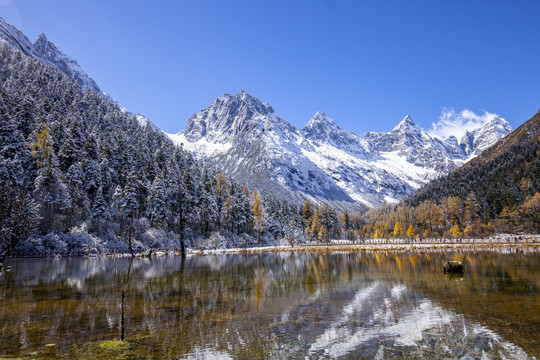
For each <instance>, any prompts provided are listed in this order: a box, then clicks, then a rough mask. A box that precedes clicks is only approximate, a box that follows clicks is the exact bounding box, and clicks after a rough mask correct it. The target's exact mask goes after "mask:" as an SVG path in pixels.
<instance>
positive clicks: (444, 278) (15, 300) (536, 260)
mask: <svg viewBox="0 0 540 360" xmlns="http://www.w3.org/2000/svg"><path fill="white" fill-rule="evenodd" d="M451 259H456V260H460V261H462V262H463V263H464V266H465V272H464V273H463V274H444V273H443V271H442V265H443V263H444V261H445V260H451ZM6 265H10V266H12V270H11V271H10V272H2V273H1V275H0V327H1V330H2V331H1V335H0V358H1V357H6V356H18V357H28V358H35V357H41V358H103V359H108V358H142V359H144V358H174V359H178V358H188V359H205V358H207V359H212V358H213V359H215V358H219V359H229V358H231V359H258V358H261V359H268V358H275V359H282V358H289V359H318V358H376V359H392V358H395V359H401V358H404V357H405V358H452V359H455V358H457V359H498V358H509V359H512V358H514V359H523V358H528V357H530V358H532V357H540V251H539V250H538V249H532V248H524V249H522V250H520V249H515V248H514V249H495V250H477V251H474V250H466V251H465V250H464V251H460V252H458V251H440V250H438V251H423V252H418V253H417V252H377V253H367V252H343V253H336V252H324V253H309V252H303V253H301V252H299V253H275V254H274V253H264V254H245V255H241V254H239V255H206V256H203V255H201V256H191V257H188V258H187V259H185V260H182V259H181V258H180V257H173V256H170V257H169V256H165V257H157V258H151V259H148V258H146V259H139V258H136V259H131V258H90V259H86V258H56V259H10V260H8V261H6ZM122 289H125V299H124V336H125V342H119V341H118V340H120V338H121V323H122V301H121V298H122Z"/></svg>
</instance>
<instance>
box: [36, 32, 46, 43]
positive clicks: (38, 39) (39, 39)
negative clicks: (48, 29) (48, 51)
mask: <svg viewBox="0 0 540 360" xmlns="http://www.w3.org/2000/svg"><path fill="white" fill-rule="evenodd" d="M39 41H47V42H48V41H49V39H47V36H45V34H44V33H41V34H39V35H38V37H37V39H36V41H35V42H34V44H36V43H37V42H39Z"/></svg>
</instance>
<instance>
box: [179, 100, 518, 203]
mask: <svg viewBox="0 0 540 360" xmlns="http://www.w3.org/2000/svg"><path fill="white" fill-rule="evenodd" d="M510 131H511V127H510V125H509V124H508V123H507V122H506V121H505V120H504V119H502V118H500V117H495V118H493V119H492V120H491V121H490V122H489V123H487V124H486V125H484V126H483V127H480V128H478V129H475V130H474V131H471V132H467V134H466V135H465V136H464V137H463V138H462V139H461V140H460V141H458V140H457V138H456V137H450V138H448V139H445V140H442V139H439V138H436V137H434V136H431V135H430V134H429V133H427V132H426V131H424V130H422V129H421V128H420V127H418V126H417V125H416V124H415V123H414V121H413V120H412V118H411V116H410V115H407V116H405V117H404V118H403V120H402V121H401V122H400V123H399V124H398V125H397V126H396V127H395V128H394V129H393V130H391V131H390V132H387V133H384V132H382V133H373V132H368V133H366V134H363V135H358V134H355V133H353V132H350V131H347V130H345V129H343V128H341V127H340V126H339V125H337V124H336V123H335V121H334V120H332V119H331V118H330V117H328V116H327V115H326V114H324V113H323V112H317V113H316V114H315V115H314V116H313V118H311V119H310V120H309V121H308V123H307V124H306V125H305V126H304V127H303V128H302V129H297V128H296V127H294V126H292V125H291V124H289V123H288V122H287V121H286V120H284V119H282V118H280V117H279V116H278V115H277V114H276V113H275V112H274V110H273V108H272V107H271V106H270V105H269V104H268V103H264V102H262V101H260V100H259V99H257V98H256V97H254V96H251V95H249V94H248V93H246V92H245V91H243V90H242V91H240V92H239V93H237V94H235V95H231V94H225V95H224V96H222V97H220V98H218V99H216V100H215V101H214V102H213V103H212V105H210V106H209V107H207V108H205V109H203V110H201V112H199V113H198V114H195V115H193V116H192V117H191V118H190V119H189V121H188V124H187V126H186V129H185V130H184V131H182V132H180V133H178V134H169V136H170V138H171V139H172V140H173V141H175V143H177V144H182V146H184V147H185V148H186V149H188V150H191V151H193V152H194V153H195V154H196V156H197V157H199V158H200V159H204V160H206V161H209V162H213V163H214V164H215V165H216V166H218V167H219V168H221V169H222V170H223V171H224V173H225V174H226V175H229V176H231V177H232V178H234V179H236V180H237V181H243V182H245V183H247V184H248V185H250V186H251V187H256V188H259V189H261V190H262V191H263V192H267V193H271V194H273V195H277V196H281V197H283V198H289V199H291V198H292V199H296V200H298V201H301V200H304V199H306V198H311V199H314V200H315V201H319V202H320V201H329V202H331V203H333V204H334V205H335V206H337V207H339V208H344V209H355V210H357V209H358V208H359V207H363V206H365V207H375V206H378V205H380V204H382V203H385V202H396V201H399V200H400V199H402V198H403V197H405V196H407V195H409V194H411V193H412V192H413V191H414V190H416V189H418V188H420V187H421V186H422V185H424V184H425V183H427V182H428V181H430V180H432V179H435V178H437V177H439V176H441V175H443V174H446V173H448V172H450V171H452V170H453V169H455V168H457V167H459V166H461V165H462V164H464V163H465V162H467V161H468V160H470V159H471V158H473V157H474V156H476V155H478V154H479V153H480V152H481V151H483V150H484V149H486V148H488V147H489V146H491V145H493V144H494V143H495V142H496V141H497V140H498V139H500V138H501V137H503V136H505V135H506V134H508V133H509V132H510Z"/></svg>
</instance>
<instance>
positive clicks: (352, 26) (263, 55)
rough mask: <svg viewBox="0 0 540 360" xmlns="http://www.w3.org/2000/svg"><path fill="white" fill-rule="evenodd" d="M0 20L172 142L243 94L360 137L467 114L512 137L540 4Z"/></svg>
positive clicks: (35, 10) (361, 4)
mask: <svg viewBox="0 0 540 360" xmlns="http://www.w3.org/2000/svg"><path fill="white" fill-rule="evenodd" d="M0 16H1V17H3V18H4V19H5V20H6V21H7V22H9V23H11V24H13V25H14V26H16V27H17V28H19V29H20V30H21V31H22V32H23V33H24V34H26V35H27V36H28V37H29V38H30V40H31V41H34V40H35V38H36V37H37V36H38V35H39V34H40V33H41V32H43V33H45V34H46V35H47V37H48V38H49V39H50V40H51V41H53V42H54V43H55V44H56V45H57V46H58V47H59V48H61V49H62V50H63V51H64V52H66V53H67V54H69V55H71V56H72V57H74V58H75V59H76V60H77V61H78V62H79V64H80V65H81V66H82V67H83V68H84V69H85V70H86V71H87V72H88V73H89V74H90V76H92V77H93V78H94V80H96V82H97V83H98V85H99V86H100V87H101V88H102V89H103V90H104V91H106V92H108V93H109V94H111V95H112V96H113V97H114V98H115V99H117V100H118V101H119V102H120V103H121V104H122V105H124V106H125V107H126V108H128V109H130V110H131V111H134V112H139V113H141V114H143V115H146V116H147V117H149V118H150V119H151V120H152V121H153V122H154V123H155V124H156V125H158V126H159V127H161V128H162V129H164V130H165V131H167V132H171V133H175V132H178V131H180V130H183V129H184V128H185V125H186V123H187V120H188V118H189V117H190V116H191V115H192V114H193V113H196V112H198V111H199V110H200V109H202V108H204V107H206V106H208V105H209V104H211V103H212V101H213V100H214V99H215V98H216V97H219V96H221V95H222V94H223V93H226V92H228V93H236V92H237V91H239V90H240V89H245V90H246V91H247V92H249V93H250V94H252V95H254V96H256V97H258V98H259V99H261V100H263V101H266V102H269V103H270V104H271V105H272V107H273V108H274V109H275V111H276V112H277V114H278V115H280V116H281V117H283V118H285V119H286V120H288V121H289V122H291V123H292V124H293V125H295V126H297V127H302V126H303V125H304V124H305V123H306V122H307V121H308V120H309V119H310V118H311V116H312V115H313V114H314V113H315V112H316V111H318V110H321V111H324V112H325V113H326V114H327V115H329V116H330V117H332V118H334V120H335V121H336V122H337V123H338V124H339V125H341V126H342V127H344V128H346V129H348V130H351V131H354V132H357V133H364V132H366V131H388V130H391V129H392V128H393V127H394V126H395V125H396V124H397V123H398V122H399V121H400V120H401V119H402V118H403V117H404V116H405V115H406V114H411V116H412V117H413V119H414V121H415V122H416V123H417V124H418V125H419V126H421V127H423V128H424V129H430V128H431V127H432V123H434V122H437V121H438V119H439V118H440V117H441V114H442V117H443V118H444V119H446V120H448V119H449V118H450V119H452V116H454V117H457V118H458V120H459V116H460V113H461V112H462V111H463V110H465V109H470V110H472V111H473V112H475V113H476V114H478V118H479V119H480V120H478V119H477V120H478V121H482V119H483V118H485V117H481V116H480V115H481V114H483V111H488V112H490V113H497V114H500V115H501V116H502V117H504V118H505V119H507V120H508V121H509V122H510V124H511V125H512V126H514V127H517V126H519V125H520V124H521V123H523V122H524V121H526V120H527V119H529V118H530V117H531V116H532V115H533V114H534V113H536V111H537V110H538V108H539V107H540V86H539V80H540V60H539V59H540V26H538V24H539V19H540V1H497V0H491V1H480V0H478V1H470V0H467V1H459V0H452V1H450V0H440V1H433V0H428V1H414V0H408V1H338V0H335V1H334V0H325V1H324V0H322V1H319V0H310V1H291V0H289V1H279V0H272V1H256V0H250V1H234V0H220V1H217V0H216V1H207V0H191V1H180V0H177V1H134V0H132V1H111V0H92V1H80V0H47V1H44V0H0ZM449 109H454V110H455V111H454V112H452V111H449ZM461 115H462V116H461V121H462V123H466V122H467V121H469V120H471V119H469V118H467V116H469V115H470V113H469V112H465V113H463V114H461ZM472 120H473V121H477V120H474V119H472ZM439 129H440V127H439Z"/></svg>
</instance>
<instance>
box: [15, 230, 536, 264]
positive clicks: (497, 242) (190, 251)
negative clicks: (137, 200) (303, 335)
mask: <svg viewBox="0 0 540 360" xmlns="http://www.w3.org/2000/svg"><path fill="white" fill-rule="evenodd" d="M509 238H510V240H508V239H509ZM511 238H512V237H509V236H505V237H504V239H503V237H499V238H496V239H494V238H485V239H433V240H432V241H424V242H421V241H413V242H410V243H408V242H405V241H403V240H401V239H392V240H384V239H370V240H366V241H365V242H361V243H360V242H358V241H356V242H351V241H346V240H341V241H340V240H336V241H333V242H331V243H327V244H321V243H307V244H297V245H294V246H291V245H290V244H289V245H269V246H264V245H261V246H251V247H229V248H218V249H198V248H187V249H186V255H187V256H195V255H222V254H230V255H234V254H261V253H292V252H304V253H305V252H387V251H398V252H402V251H403V252H405V251H427V250H431V251H439V250H440V251H443V250H475V249H478V250H488V249H502V248H510V249H513V248H540V235H532V236H531V235H529V236H526V237H525V238H524V239H521V240H518V238H517V237H515V239H516V240H512V239H511ZM17 255H18V254H16V255H14V256H8V257H6V260H7V259H42V258H74V257H86V258H98V257H131V254H130V253H129V252H126V251H123V250H122V251H119V250H113V251H111V252H103V253H91V254H85V253H81V252H78V253H68V254H60V253H47V254H26V255H23V256H17ZM157 256H180V250H179V249H176V248H168V249H153V250H152V251H150V249H145V250H144V251H142V252H139V253H136V254H135V257H137V258H145V257H157Z"/></svg>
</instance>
